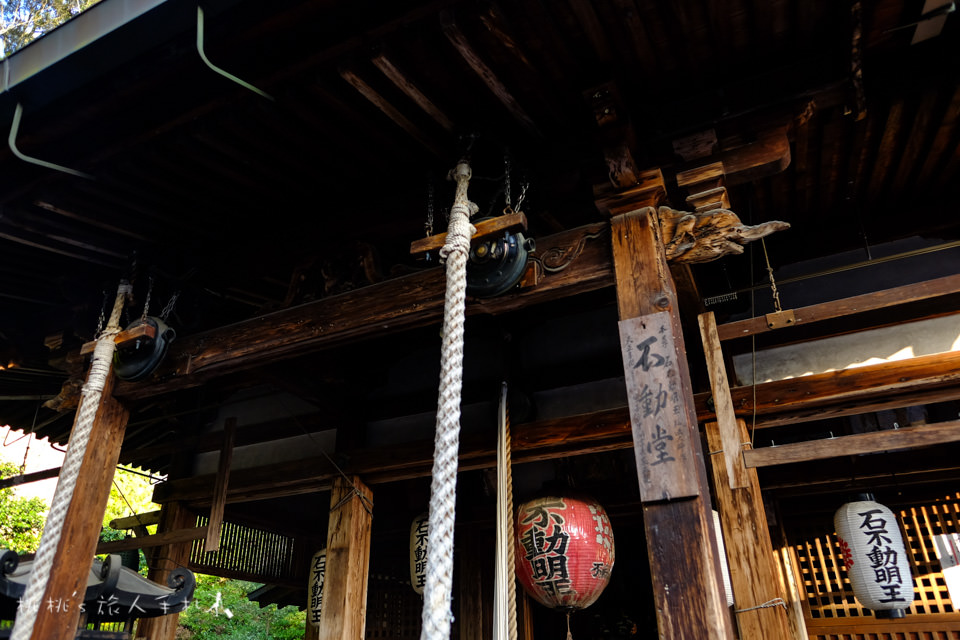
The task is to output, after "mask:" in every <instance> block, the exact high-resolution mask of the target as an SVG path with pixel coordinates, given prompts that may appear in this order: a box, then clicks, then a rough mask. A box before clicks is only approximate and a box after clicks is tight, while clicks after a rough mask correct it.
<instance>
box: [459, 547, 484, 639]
mask: <svg viewBox="0 0 960 640" xmlns="http://www.w3.org/2000/svg"><path fill="white" fill-rule="evenodd" d="M458 536H460V538H461V542H460V544H459V545H458V546H459V551H460V553H459V567H458V568H459V570H460V571H459V573H460V575H459V576H458V578H457V582H458V591H459V597H458V598H457V599H458V600H459V611H458V613H457V621H458V623H459V626H460V640H484V639H485V638H488V637H490V635H491V629H490V627H489V626H488V627H487V628H486V629H484V626H485V625H484V622H485V620H484V615H483V614H484V607H483V603H484V597H483V593H484V590H483V565H484V564H485V563H484V561H486V564H489V558H490V557H491V555H492V554H491V555H487V554H486V553H480V549H479V545H480V540H481V536H480V534H478V533H477V532H476V531H472V530H469V529H467V530H464V531H462V532H460V533H458ZM484 551H485V550H484Z"/></svg>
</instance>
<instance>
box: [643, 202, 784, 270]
mask: <svg viewBox="0 0 960 640" xmlns="http://www.w3.org/2000/svg"><path fill="white" fill-rule="evenodd" d="M657 212H658V214H659V216H660V233H661V236H662V237H663V247H664V250H665V251H666V254H667V260H669V261H671V262H674V263H691V264H692V263H699V262H710V261H712V260H716V259H717V258H720V257H723V256H726V255H730V254H732V253H733V254H740V253H743V245H745V244H746V243H748V242H752V241H754V240H759V239H760V238H763V237H765V236H768V235H770V234H771V233H773V232H774V231H782V230H784V229H789V228H790V224H789V223H786V222H780V221H779V220H771V221H769V222H764V223H762V224H758V225H754V226H749V225H745V224H743V223H742V222H740V218H739V217H737V214H735V213H734V212H733V211H730V210H728V209H713V210H710V211H705V212H702V213H691V212H689V211H677V210H676V209H671V208H670V207H660V208H659V209H658V211H657Z"/></svg>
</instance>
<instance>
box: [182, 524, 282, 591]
mask: <svg viewBox="0 0 960 640" xmlns="http://www.w3.org/2000/svg"><path fill="white" fill-rule="evenodd" d="M207 522H208V518H207V517H206V516H198V517H197V526H206V525H207ZM204 546H205V541H204V540H195V541H194V543H193V548H191V550H190V569H191V570H192V571H196V572H197V573H206V574H210V575H215V576H222V577H224V578H238V579H241V580H251V581H254V582H268V583H269V582H273V581H277V582H285V581H289V580H294V579H295V577H296V573H295V569H296V567H295V566H294V539H293V538H292V537H290V536H285V535H282V534H279V533H276V532H274V531H267V530H265V529H259V528H256V527H250V526H246V525H241V524H236V523H233V522H227V521H224V522H223V524H222V525H221V528H220V549H219V550H217V551H212V552H210V553H207V552H206V551H205V549H204Z"/></svg>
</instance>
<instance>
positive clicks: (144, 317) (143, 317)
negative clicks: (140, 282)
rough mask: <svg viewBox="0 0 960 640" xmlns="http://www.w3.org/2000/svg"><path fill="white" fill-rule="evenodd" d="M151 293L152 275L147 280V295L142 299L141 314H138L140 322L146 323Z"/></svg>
mask: <svg viewBox="0 0 960 640" xmlns="http://www.w3.org/2000/svg"><path fill="white" fill-rule="evenodd" d="M152 293H153V276H150V278H149V280H148V281H147V297H146V298H144V299H143V314H142V315H141V316H140V323H141V324H147V315H149V311H150V295H151V294H152Z"/></svg>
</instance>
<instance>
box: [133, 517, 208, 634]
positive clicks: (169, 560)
mask: <svg viewBox="0 0 960 640" xmlns="http://www.w3.org/2000/svg"><path fill="white" fill-rule="evenodd" d="M196 525H197V516H196V514H194V513H193V512H191V511H190V510H189V509H187V508H186V507H185V506H184V505H183V504H181V503H179V502H168V503H167V504H165V505H163V507H162V508H161V510H160V523H159V525H158V526H157V533H158V534H160V533H164V532H167V531H179V530H183V529H190V528H192V527H196ZM192 547H193V540H187V541H181V542H172V543H170V544H166V545H163V546H161V547H157V548H156V550H155V553H152V554H150V557H151V561H150V570H149V572H148V574H147V577H148V578H149V579H150V580H153V581H154V582H157V583H159V584H162V585H166V584H167V578H168V577H169V576H170V572H171V571H173V570H174V569H177V568H179V567H186V566H187V565H188V564H189V563H190V549H191V548H192ZM179 621H180V614H179V613H170V614H167V615H165V616H160V617H157V618H143V619H142V620H140V622H139V624H138V625H137V634H136V638H137V640H175V639H176V637H177V624H178V623H179Z"/></svg>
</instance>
